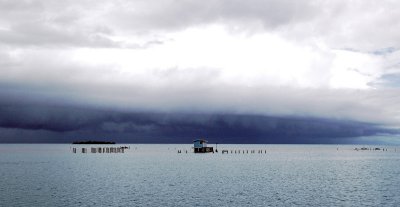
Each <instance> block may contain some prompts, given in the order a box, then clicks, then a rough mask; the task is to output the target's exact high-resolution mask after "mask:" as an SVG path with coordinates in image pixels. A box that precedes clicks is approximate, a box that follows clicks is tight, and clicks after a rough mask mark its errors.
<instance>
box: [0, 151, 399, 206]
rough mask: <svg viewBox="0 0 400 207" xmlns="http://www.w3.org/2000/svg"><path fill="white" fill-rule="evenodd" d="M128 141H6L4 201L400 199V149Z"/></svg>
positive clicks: (1, 176)
mask: <svg viewBox="0 0 400 207" xmlns="http://www.w3.org/2000/svg"><path fill="white" fill-rule="evenodd" d="M116 146H119V145H116ZM127 146H130V150H127V151H125V153H124V154H122V153H121V154H91V153H88V154H81V153H80V152H79V153H77V154H73V153H72V150H71V147H78V148H80V147H82V145H79V146H76V145H74V146H72V145H68V144H65V145H63V144H60V145H56V144H15V145H14V144H4V145H0V206H399V205H400V193H399V192H400V159H399V158H400V152H399V151H400V148H399V149H396V151H395V147H385V148H387V149H388V151H384V152H383V151H355V150H352V149H354V148H355V147H362V146H349V145H219V146H218V149H219V153H214V154H212V153H211V154H193V153H190V150H191V145H127ZM87 147H90V146H87ZM371 147H372V146H371ZM373 147H375V146H373ZM178 149H181V150H183V153H182V154H178V153H177V151H178ZM222 149H229V150H231V149H233V150H234V149H237V150H238V149H241V150H243V149H244V150H247V149H248V150H251V149H255V150H256V153H255V154H250V151H249V154H243V153H242V152H241V154H231V153H230V151H229V154H221V150H222ZM259 149H263V154H259V153H257V152H258V151H257V150H259ZM185 150H188V151H189V152H188V153H187V154H186V153H185ZM264 150H267V153H265V151H264ZM89 152H90V151H89Z"/></svg>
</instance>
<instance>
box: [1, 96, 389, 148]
mask: <svg viewBox="0 0 400 207" xmlns="http://www.w3.org/2000/svg"><path fill="white" fill-rule="evenodd" d="M0 131H1V132H2V133H0V142H21V141H23V142H43V141H46V142H70V141H72V140H74V139H88V138H92V139H104V138H109V139H113V140H118V141H120V142H145V143H157V142H160V143H185V142H186V143H188V142H190V141H191V140H192V139H194V138H197V137H199V136H205V137H207V138H210V139H213V141H217V142H220V143H330V142H332V140H335V141H336V142H340V143H346V142H352V139H350V137H357V136H370V135H376V134H378V133H393V132H395V131H393V130H388V129H383V128H380V127H379V126H377V125H373V124H367V123H361V122H350V121H343V120H329V119H317V118H307V117H303V118H301V117H273V116H261V115H246V114H243V115H240V114H202V113H154V112H153V113H151V112H134V111H121V110H111V109H106V108H95V107H89V106H77V105H66V104H59V103H53V104H51V101H49V100H46V101H45V100H41V101H40V100H36V101H32V100H29V99H24V101H22V100H13V101H12V99H8V101H6V100H4V99H3V100H2V101H1V103H0ZM43 135H46V136H44V137H40V136H43ZM27 136H28V137H31V139H29V138H27Z"/></svg>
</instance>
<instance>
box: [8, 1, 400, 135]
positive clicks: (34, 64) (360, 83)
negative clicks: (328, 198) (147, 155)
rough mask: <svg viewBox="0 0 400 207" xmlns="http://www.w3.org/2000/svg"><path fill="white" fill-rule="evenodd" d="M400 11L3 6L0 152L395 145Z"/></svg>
mask: <svg viewBox="0 0 400 207" xmlns="http://www.w3.org/2000/svg"><path fill="white" fill-rule="evenodd" d="M398 8H400V2H398V1H394V0H382V1H375V0H351V1H349V0H335V1H326V0H324V1H322V0H247V1H243V0H242V1H239V0H229V1H228V0H212V1H195V0H163V1H155V0H113V1H105V0H96V1H94V0H79V1H78V0H65V1H51V0H20V1H15V0H0V142H70V141H71V140H73V139H89V138H91V139H115V140H119V141H121V142H151V143H158V142H159V143H173V142H180V143H186V142H191V140H193V139H195V138H198V137H200V136H201V137H206V138H209V139H210V140H218V141H220V142H224V141H225V142H233V143H335V142H337V143H351V142H356V141H357V139H353V138H352V139H350V137H365V136H382V135H387V136H391V138H390V140H392V141H393V140H394V141H393V142H396V139H393V136H395V135H396V134H398V129H399V127H400V105H399V104H398V103H399V102H400V96H399V95H398V94H399V87H400V50H399V48H400V30H399V29H398V28H400V25H399V24H400V22H399V21H398V19H400V10H399V9H398ZM346 137H347V139H346ZM380 139H381V141H384V140H387V139H386V138H377V139H376V140H375V141H378V142H379V140H380ZM364 140H365V139H364ZM399 143H400V142H399Z"/></svg>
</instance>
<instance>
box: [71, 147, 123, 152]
mask: <svg viewBox="0 0 400 207" xmlns="http://www.w3.org/2000/svg"><path fill="white" fill-rule="evenodd" d="M88 149H90V153H98V154H101V153H125V150H128V149H130V147H126V146H121V147H90V148H85V147H82V148H80V150H78V148H76V147H74V148H72V153H74V154H76V153H77V152H79V151H80V152H81V153H83V154H86V153H88V152H89V151H88Z"/></svg>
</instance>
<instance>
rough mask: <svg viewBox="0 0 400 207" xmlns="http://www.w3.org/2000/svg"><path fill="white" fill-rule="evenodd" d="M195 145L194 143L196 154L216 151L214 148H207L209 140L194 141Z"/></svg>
mask: <svg viewBox="0 0 400 207" xmlns="http://www.w3.org/2000/svg"><path fill="white" fill-rule="evenodd" d="M193 143H194V153H206V152H214V149H213V148H212V147H207V140H204V139H196V140H194V141H193Z"/></svg>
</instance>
